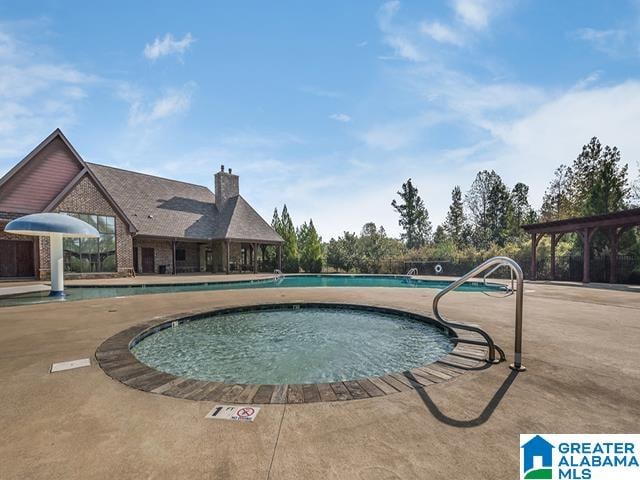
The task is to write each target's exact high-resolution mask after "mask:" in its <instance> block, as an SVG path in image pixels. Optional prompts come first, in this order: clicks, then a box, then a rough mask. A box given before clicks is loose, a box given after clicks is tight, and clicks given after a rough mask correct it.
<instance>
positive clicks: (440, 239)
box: [433, 225, 453, 245]
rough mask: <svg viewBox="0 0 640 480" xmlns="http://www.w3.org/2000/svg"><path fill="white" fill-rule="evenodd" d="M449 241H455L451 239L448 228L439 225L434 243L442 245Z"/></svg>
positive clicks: (434, 236)
mask: <svg viewBox="0 0 640 480" xmlns="http://www.w3.org/2000/svg"><path fill="white" fill-rule="evenodd" d="M449 240H451V241H453V238H451V236H450V234H449V233H448V232H447V230H446V228H445V227H444V226H443V225H438V226H437V227H436V231H435V233H434V234H433V243H434V244H436V245H440V244H442V243H447V242H448V241H449Z"/></svg>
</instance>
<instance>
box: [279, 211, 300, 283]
mask: <svg viewBox="0 0 640 480" xmlns="http://www.w3.org/2000/svg"><path fill="white" fill-rule="evenodd" d="M278 226H279V228H280V230H276V231H277V232H278V233H279V234H280V236H281V237H282V238H283V240H284V244H283V245H282V268H283V269H284V270H285V271H286V272H292V273H297V272H298V271H299V269H300V266H299V260H300V256H299V254H298V237H297V235H296V229H295V227H294V226H293V221H292V220H291V216H290V215H289V210H288V209H287V206H286V205H285V206H284V207H283V208H282V215H281V216H280V222H279V225H278Z"/></svg>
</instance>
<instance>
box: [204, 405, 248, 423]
mask: <svg viewBox="0 0 640 480" xmlns="http://www.w3.org/2000/svg"><path fill="white" fill-rule="evenodd" d="M259 411H260V407H246V406H237V405H216V406H215V407H213V410H211V411H210V412H209V413H208V414H207V416H206V417H205V418H212V419H214V420H240V421H244V422H253V421H254V420H255V419H256V417H257V416H258V412H259Z"/></svg>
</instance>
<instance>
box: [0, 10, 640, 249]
mask: <svg viewBox="0 0 640 480" xmlns="http://www.w3.org/2000/svg"><path fill="white" fill-rule="evenodd" d="M639 67H640V2H639V1H610V2H602V1H574V2H570V1H563V2H556V1H551V0H540V1H533V0H520V1H517V0H516V1H506V0H505V1H501V0H494V1H488V0H449V1H442V2H422V1H416V2H409V1H389V2H367V1H361V2H340V1H335V2H332V1H322V2H294V1H291V2H269V3H267V2H184V1H183V2H180V4H179V6H176V4H175V3H174V2H171V3H168V2H154V3H153V8H150V7H149V6H148V5H146V4H144V3H143V2H108V3H102V4H100V6H98V5H97V4H96V3H95V2H86V1H41V2H32V1H21V2H8V1H3V2H0V173H4V172H5V171H7V170H8V169H9V168H10V167H11V166H12V165H13V164H15V163H16V162H17V161H19V160H20V159H21V158H22V157H23V156H24V155H26V154H27V153H28V152H29V151H30V150H31V149H32V148H33V147H34V146H35V145H37V144H38V143H39V141H40V140H42V138H44V137H45V136H46V135H48V134H49V133H50V132H51V131H52V130H53V129H54V128H56V127H60V128H62V129H63V131H64V132H65V134H66V135H67V136H68V137H69V139H70V140H71V142H72V143H73V144H74V145H75V146H76V148H77V149H78V151H79V152H80V154H81V155H82V156H83V157H84V158H85V159H86V160H88V161H92V162H97V163H103V164H108V165H115V166H120V167H123V168H129V169H133V170H139V171H144V172H148V173H152V174H157V175H162V176H168V177H171V178H176V179H181V180H185V181H190V182H194V183H199V184H203V185H207V186H210V187H212V184H213V174H214V173H215V171H217V170H218V169H219V165H220V164H225V165H226V166H230V167H232V168H233V169H234V172H236V173H238V174H239V175H240V176H241V177H240V182H241V192H242V194H243V196H244V197H245V198H247V200H249V201H250V202H251V203H252V204H253V205H254V206H255V207H256V208H257V209H258V211H259V212H260V213H261V214H262V215H263V216H264V217H265V218H267V220H270V218H271V214H272V211H273V208H274V207H275V206H278V207H280V206H281V205H282V204H283V203H287V205H288V206H289V209H290V211H291V213H292V215H293V217H294V221H295V222H296V223H302V221H304V220H306V219H308V218H310V217H311V218H313V219H314V223H316V225H317V227H318V229H319V230H320V232H321V234H322V235H323V236H324V237H325V238H327V239H328V238H329V237H330V236H335V235H338V234H340V233H341V232H342V231H343V230H350V231H358V230H359V229H360V228H361V226H362V224H364V223H365V222H367V221H374V222H376V223H377V224H382V225H384V226H385V228H386V229H387V231H388V232H390V233H391V234H393V235H397V234H398V233H399V229H398V225H397V217H396V214H395V213H394V211H393V209H392V208H391V206H390V202H391V200H392V199H393V197H394V195H395V191H396V190H398V188H399V187H400V185H401V183H402V182H403V181H405V180H406V179H407V178H409V177H411V178H413V180H414V182H415V183H416V184H417V186H418V188H419V189H420V192H421V195H422V197H423V198H424V200H425V202H426V204H427V207H428V209H429V212H430V214H431V217H432V221H433V222H434V224H437V223H439V222H441V221H442V219H443V218H444V215H445V214H446V210H447V207H448V205H449V201H450V192H451V189H452V188H453V187H454V186H455V185H460V186H461V187H462V189H463V191H465V190H467V189H468V187H469V185H470V184H471V182H472V181H473V178H474V176H475V174H476V172H477V171H478V170H481V169H485V168H493V169H495V170H496V171H497V172H498V173H500V174H501V175H502V177H503V179H504V180H505V182H506V183H507V184H509V185H513V184H514V183H515V182H517V181H523V182H525V183H527V184H529V185H530V186H531V201H532V203H533V204H534V206H539V204H540V200H541V197H542V194H543V192H544V189H545V187H546V185H547V184H548V182H549V180H550V179H551V177H552V175H553V170H554V169H555V168H556V167H557V166H558V165H559V164H560V163H563V162H565V163H566V162H571V161H572V160H573V158H575V156H576V155H577V154H578V152H579V151H580V149H581V146H582V145H583V144H584V143H587V142H588V140H589V139H590V137H592V136H594V135H596V136H599V137H600V139H601V141H602V142H603V143H606V144H611V145H617V146H618V147H619V148H620V149H621V150H622V154H623V160H624V161H626V162H628V163H629V164H630V169H631V171H632V174H633V176H636V175H637V172H638V167H637V161H638V160H640V140H639V139H640V134H639V133H638V126H639V123H640V122H639V119H640V68H639Z"/></svg>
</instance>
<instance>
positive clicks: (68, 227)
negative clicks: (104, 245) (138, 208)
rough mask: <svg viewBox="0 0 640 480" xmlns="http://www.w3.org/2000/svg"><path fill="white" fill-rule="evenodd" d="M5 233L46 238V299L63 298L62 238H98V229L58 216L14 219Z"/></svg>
mask: <svg viewBox="0 0 640 480" xmlns="http://www.w3.org/2000/svg"><path fill="white" fill-rule="evenodd" d="M4 231H5V232H7V233H15V234H18V235H30V236H34V237H49V246H50V254H49V256H50V257H51V293H49V295H50V296H55V297H62V296H64V266H63V254H62V239H63V238H64V237H73V238H98V237H100V234H99V233H98V230H96V229H95V228H94V227H92V226H91V225H89V224H88V223H86V222H83V221H82V220H79V219H77V218H75V217H72V216H70V215H64V214H62V213H34V214H32V215H26V216H24V217H20V218H16V219H15V220H12V221H11V222H9V223H8V224H7V226H6V227H4Z"/></svg>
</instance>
